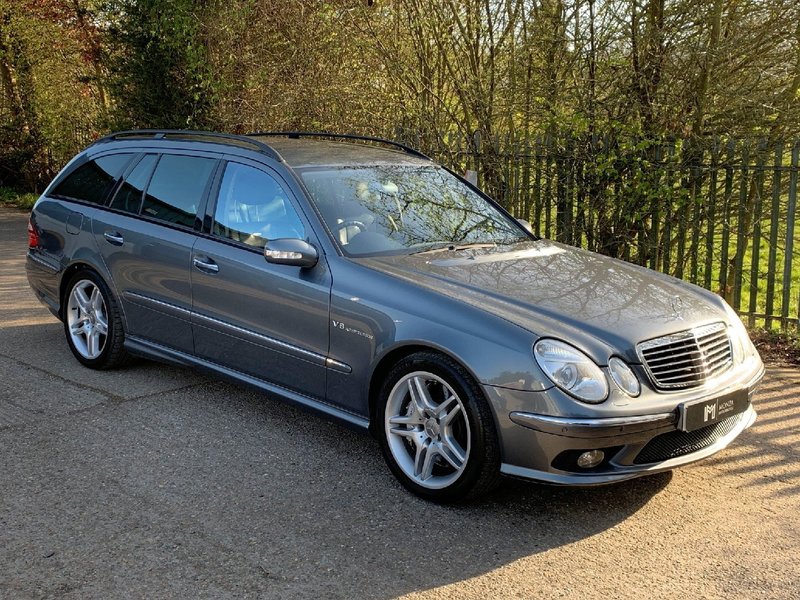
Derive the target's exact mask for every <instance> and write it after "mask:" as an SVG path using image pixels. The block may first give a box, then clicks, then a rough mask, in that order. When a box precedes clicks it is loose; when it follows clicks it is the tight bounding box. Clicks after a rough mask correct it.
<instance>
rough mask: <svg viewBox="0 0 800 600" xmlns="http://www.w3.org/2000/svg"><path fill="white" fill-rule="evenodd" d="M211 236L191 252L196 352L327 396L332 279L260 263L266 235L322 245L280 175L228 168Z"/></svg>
mask: <svg viewBox="0 0 800 600" xmlns="http://www.w3.org/2000/svg"><path fill="white" fill-rule="evenodd" d="M210 214H212V215H213V220H211V219H210V221H211V223H209V232H208V233H209V235H208V236H203V237H201V238H200V239H198V241H197V243H196V244H195V246H194V252H193V254H192V296H193V310H194V315H193V318H194V319H195V324H194V337H195V353H196V354H197V355H198V356H200V357H201V358H204V359H207V360H209V361H211V362H214V363H216V364H219V365H223V366H225V367H228V368H230V369H232V370H235V371H238V372H243V373H247V374H248V375H251V376H255V377H257V378H259V379H262V380H265V381H268V382H271V383H274V384H277V385H279V386H281V387H284V388H287V389H290V390H293V391H296V392H300V393H302V394H304V395H306V396H310V397H315V398H323V397H324V396H325V375H326V369H325V359H326V356H327V353H328V306H329V302H330V288H331V276H330V271H329V270H328V266H327V263H326V261H325V258H324V256H322V255H321V256H320V261H319V263H318V264H317V265H316V266H315V267H313V268H310V269H301V268H299V267H293V266H286V265H274V264H269V263H267V262H266V260H265V259H264V256H263V248H264V244H265V242H266V240H267V239H273V238H301V239H307V240H308V241H309V242H310V243H312V244H314V245H316V246H317V248H318V249H319V247H320V246H319V244H318V242H317V240H316V238H315V236H314V234H313V232H312V231H311V229H310V227H309V225H308V222H307V221H306V220H305V218H304V216H303V215H302V212H301V211H300V210H298V206H297V203H296V199H295V198H294V196H293V194H292V193H291V192H290V187H289V186H288V185H287V183H286V181H285V180H283V179H282V178H281V176H280V175H279V174H278V173H277V172H276V171H274V170H272V169H269V168H268V167H266V166H264V165H260V164H259V163H253V162H248V161H246V160H245V159H236V161H235V162H233V161H232V162H228V163H227V164H226V165H225V166H224V171H223V172H222V176H221V181H220V184H219V193H218V195H217V202H216V205H215V210H214V211H213V212H211V213H210Z"/></svg>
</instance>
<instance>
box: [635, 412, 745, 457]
mask: <svg viewBox="0 0 800 600" xmlns="http://www.w3.org/2000/svg"><path fill="white" fill-rule="evenodd" d="M744 414H745V413H741V414H738V415H734V416H732V417H730V418H728V419H725V420H724V421H720V422H719V423H714V424H713V425H708V426H707V427H703V428H702V429H697V430H695V431H689V432H686V431H670V432H667V433H662V434H661V435H658V436H656V437H654V438H653V439H652V440H650V441H649V442H647V445H645V447H644V448H642V450H641V452H639V454H638V455H637V456H636V459H635V460H634V461H633V464H635V465H644V464H647V463H656V462H661V461H663V460H669V459H670V458H677V457H679V456H686V455H687V454H691V453H692V452H697V451H698V450H702V449H703V448H708V447H709V446H710V445H712V444H713V443H714V442H716V441H717V440H719V439H721V438H723V437H725V436H726V435H728V434H729V433H730V432H731V431H733V430H734V428H735V427H736V424H737V423H738V422H739V421H740V420H741V419H742V418H743V415H744Z"/></svg>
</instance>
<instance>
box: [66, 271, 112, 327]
mask: <svg viewBox="0 0 800 600" xmlns="http://www.w3.org/2000/svg"><path fill="white" fill-rule="evenodd" d="M80 271H91V272H92V273H94V274H95V275H97V276H98V277H99V278H100V279H102V280H103V283H105V284H106V287H107V288H108V289H109V291H110V290H111V289H112V288H111V285H110V284H109V282H108V278H107V277H105V276H104V275H103V273H102V272H101V271H100V270H99V269H97V268H96V267H95V266H94V265H92V264H91V263H89V262H86V261H83V260H77V261H75V262H73V263H71V264H70V265H69V266H68V267H67V268H66V269H64V272H63V273H62V274H61V281H60V282H59V284H58V318H59V319H61V320H62V321H63V320H64V306H65V305H66V301H65V300H66V295H67V285H68V284H69V282H70V280H71V279H72V278H73V277H74V276H75V274H76V273H79V272H80ZM120 312H122V306H120ZM123 319H124V313H123Z"/></svg>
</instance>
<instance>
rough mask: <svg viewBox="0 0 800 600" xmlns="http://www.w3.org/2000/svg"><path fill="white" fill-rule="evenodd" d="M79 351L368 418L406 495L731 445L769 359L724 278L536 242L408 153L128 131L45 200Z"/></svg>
mask: <svg viewBox="0 0 800 600" xmlns="http://www.w3.org/2000/svg"><path fill="white" fill-rule="evenodd" d="M27 273H28V279H29V281H30V285H31V287H32V288H33V290H34V292H35V293H36V295H37V297H38V298H39V299H40V300H41V301H42V302H43V303H44V304H45V305H46V306H47V307H48V308H49V309H50V311H51V312H52V313H53V314H54V315H55V316H56V317H58V318H59V319H60V320H61V321H62V322H63V324H64V332H65V334H66V339H67V343H68V344H69V347H70V349H71V351H72V353H73V354H74V356H75V358H76V359H77V360H78V361H79V362H80V363H82V364H83V365H85V366H86V367H89V368H93V369H108V368H112V367H115V366H118V365H120V364H122V363H124V362H125V361H126V360H127V359H128V357H129V356H131V355H139V356H144V357H147V358H151V359H156V360H160V361H165V362H168V363H173V364H178V365H184V366H188V367H191V368H194V369H198V370H200V371H203V372H206V373H211V374H213V375H216V376H219V377H225V378H228V379H230V380H233V381H235V382H238V383H241V384H247V385H250V386H254V387H255V388H257V389H259V390H262V391H263V392H265V393H267V394H269V395H272V396H275V397H279V398H281V399H283V400H286V401H288V402H291V403H294V404H297V405H300V406H303V407H307V408H311V409H314V410H315V411H317V412H318V413H320V414H322V415H324V416H326V417H328V418H330V419H333V420H335V421H338V422H341V423H343V424H347V425H350V426H353V427H356V428H360V429H363V430H367V431H370V432H371V433H372V434H373V435H374V436H376V437H377V439H378V440H379V442H380V446H381V448H382V450H383V454H384V457H385V459H386V462H387V464H388V466H389V468H390V469H391V471H392V472H393V473H394V475H395V476H396V477H397V478H398V479H399V480H400V482H401V483H402V484H403V485H404V486H406V487H407V488H408V489H409V490H411V491H412V492H414V493H416V494H418V495H420V496H423V497H425V498H429V499H432V500H437V501H456V500H461V499H465V498H474V497H477V496H479V495H481V494H483V493H485V492H486V491H487V490H489V489H491V488H492V486H493V485H495V483H496V482H497V481H498V480H499V478H500V475H501V474H506V475H510V476H515V477H522V478H526V479H531V480H537V481H542V482H549V483H554V484H567V485H591V484H603V483H611V482H615V481H620V480H624V479H628V478H631V477H636V476H641V475H646V474H649V473H655V472H658V471H664V470H668V469H672V468H674V467H678V466H680V465H684V464H687V463H690V462H693V461H696V460H699V459H702V458H704V457H707V456H709V455H711V454H714V453H715V452H717V451H719V450H721V449H723V448H724V447H726V446H727V445H728V444H730V443H731V441H733V440H734V439H735V438H736V437H737V436H738V435H739V434H740V433H741V432H742V431H743V430H744V429H746V428H747V427H749V426H750V425H751V424H752V423H753V421H754V420H755V418H756V413H755V411H754V410H753V406H752V404H751V399H752V395H753V392H754V390H755V388H756V386H757V384H758V383H759V381H760V379H761V377H762V375H763V372H764V367H763V364H762V362H761V359H760V357H759V355H758V352H757V351H756V349H755V348H754V347H753V345H752V343H751V342H750V339H749V338H748V335H747V332H746V331H745V329H744V327H743V325H742V322H741V321H740V320H739V318H738V317H737V315H736V313H735V312H734V311H733V310H732V309H731V308H730V307H729V306H728V305H727V304H726V303H725V302H724V301H723V300H722V299H721V298H719V297H718V296H717V295H715V294H713V293H711V292H709V291H706V290H703V289H701V288H698V287H696V286H693V285H689V284H687V283H684V282H682V281H679V280H677V279H674V278H671V277H668V276H666V275H662V274H660V273H657V272H654V271H651V270H648V269H645V268H642V267H638V266H634V265H631V264H627V263H625V262H621V261H619V260H614V259H610V258H606V257H603V256H600V255H598V254H593V253H591V252H586V251H584V250H580V249H577V248H573V247H570V246H566V245H564V244H559V243H556V242H553V241H550V240H546V239H540V238H537V237H536V236H535V235H533V234H532V233H531V231H530V227H529V226H528V225H527V224H526V223H525V222H521V221H517V220H515V219H513V218H512V217H511V216H510V215H509V214H508V213H507V212H506V211H505V210H503V209H502V208H501V207H500V206H499V205H498V204H496V203H495V202H494V201H493V200H492V199H491V198H488V197H487V196H485V195H484V194H483V193H481V191H480V190H478V189H477V188H475V187H474V186H472V185H471V184H469V183H468V182H466V181H465V180H463V179H462V178H460V177H458V176H457V175H455V174H453V173H452V172H450V171H449V170H447V169H446V168H444V167H442V166H440V165H438V164H436V163H435V162H433V161H431V160H430V159H429V158H427V157H426V156H424V155H423V154H421V153H419V152H416V151H414V150H412V149H410V148H407V147H405V146H402V145H400V144H396V143H394V142H388V141H385V140H377V139H375V138H361V137H356V136H343V135H339V136H337V135H333V134H299V133H288V134H287V133H262V134H253V135H251V136H235V135H225V134H220V133H210V132H190V131H151V130H146V131H129V132H121V133H117V134H114V135H110V136H108V137H105V138H102V139H100V140H98V141H97V142H95V143H94V144H92V145H91V146H90V147H89V148H87V149H86V150H85V151H83V152H81V153H80V154H79V155H78V156H76V157H75V158H74V159H73V160H72V161H71V162H70V163H69V164H68V165H67V166H66V167H65V168H64V169H63V171H62V172H61V173H60V174H59V175H58V176H57V177H56V178H55V180H54V181H53V182H52V183H51V184H50V186H49V187H48V188H47V190H46V191H45V192H44V194H43V195H42V197H41V198H40V199H39V200H38V202H37V203H36V205H35V206H34V208H33V212H32V214H31V218H30V224H29V250H28V255H27Z"/></svg>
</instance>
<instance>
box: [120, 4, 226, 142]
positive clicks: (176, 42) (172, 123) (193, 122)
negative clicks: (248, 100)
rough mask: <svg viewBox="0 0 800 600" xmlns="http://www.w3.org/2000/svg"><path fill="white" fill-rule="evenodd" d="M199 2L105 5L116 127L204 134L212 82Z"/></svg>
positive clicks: (211, 96)
mask: <svg viewBox="0 0 800 600" xmlns="http://www.w3.org/2000/svg"><path fill="white" fill-rule="evenodd" d="M206 4H207V3H205V2H203V1H202V0H167V1H164V0H110V1H109V2H108V3H107V4H106V5H105V7H104V9H105V14H106V18H107V19H108V20H109V22H111V23H113V24H114V25H113V27H111V28H110V29H109V31H108V38H107V41H108V46H109V53H110V57H109V68H110V73H111V75H110V81H109V86H110V88H111V90H112V92H113V95H114V98H115V99H116V113H115V117H116V123H115V125H116V126H117V127H158V128H176V129H178V128H204V127H210V126H213V124H211V123H210V122H209V114H210V111H211V107H212V106H213V104H214V99H215V98H214V93H215V88H216V85H217V81H216V79H215V76H214V74H213V72H212V70H211V69H210V67H209V60H208V50H207V48H206V46H205V42H204V38H203V26H204V22H205V18H206V15H205V14H204V6H205V5H206Z"/></svg>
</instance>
